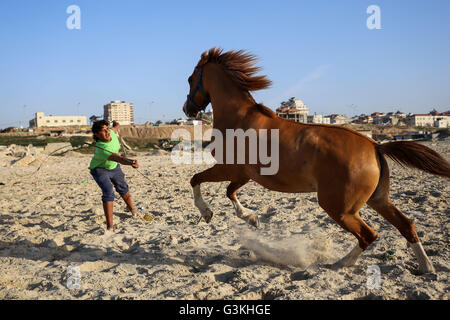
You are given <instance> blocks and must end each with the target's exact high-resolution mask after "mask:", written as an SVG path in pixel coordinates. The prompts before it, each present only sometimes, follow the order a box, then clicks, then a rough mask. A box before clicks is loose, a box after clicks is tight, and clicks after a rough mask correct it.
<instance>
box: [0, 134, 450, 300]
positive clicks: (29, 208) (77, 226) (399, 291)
mask: <svg viewBox="0 0 450 320" xmlns="http://www.w3.org/2000/svg"><path fill="white" fill-rule="evenodd" d="M427 145H429V146H430V147H432V148H433V149H435V150H437V151H439V152H440V153H441V154H442V155H444V156H445V157H446V158H447V159H449V158H450V143H448V142H436V143H427ZM90 158H91V157H90V156H83V155H79V154H76V153H71V154H69V155H67V156H64V157H49V158H48V159H47V160H46V161H45V162H44V164H43V166H42V168H41V169H40V170H39V171H38V172H37V173H36V169H37V165H38V164H39V162H37V163H31V164H28V165H25V166H19V167H11V163H13V161H14V160H16V159H17V158H14V157H11V156H1V157H0V299H157V300H159V299H161V300H162V299H440V300H442V299H449V297H450V295H449V289H450V283H449V275H450V272H449V271H450V259H449V258H450V248H449V229H450V219H449V205H448V202H449V201H450V199H449V197H448V191H449V183H448V181H447V180H445V179H443V178H440V177H436V176H431V175H429V174H426V173H423V172H421V171H419V170H413V169H409V168H402V167H400V166H398V165H396V164H394V163H393V162H392V161H389V165H390V168H391V198H392V201H393V202H394V204H395V205H396V206H397V207H398V208H399V209H400V210H401V211H402V212H404V213H405V214H406V215H407V216H408V217H409V218H410V219H412V220H413V221H414V222H415V225H416V229H417V231H418V233H419V236H420V238H421V240H422V242H423V246H424V249H425V251H426V252H427V254H428V256H429V258H430V259H431V261H432V263H433V264H434V267H435V269H436V274H426V275H419V274H418V273H417V271H416V270H417V261H416V259H415V257H414V256H413V252H412V250H411V249H410V248H408V247H407V245H406V240H405V239H404V238H403V237H402V236H401V235H400V233H399V232H398V231H397V230H396V229H395V228H394V227H393V226H392V225H390V224H389V223H388V222H387V221H385V220H384V219H383V218H382V217H381V216H380V215H378V214H377V213H376V212H375V211H373V210H372V209H370V208H368V207H367V206H365V207H364V208H363V209H362V210H361V212H360V214H361V216H362V218H363V219H364V221H366V222H367V223H368V224H369V225H370V226H371V227H373V228H374V229H375V230H376V231H377V232H378V234H379V237H378V239H377V241H376V242H375V243H374V244H372V245H371V246H370V248H369V249H368V250H367V251H365V252H364V253H363V255H362V256H361V257H360V258H359V260H358V261H357V263H356V265H355V266H353V267H349V268H344V269H341V270H333V269H331V268H330V267H329V265H330V264H332V263H334V262H336V261H337V260H338V259H339V258H341V257H343V256H344V255H345V254H347V253H348V252H349V251H350V250H351V249H352V248H353V247H354V246H355V245H356V243H357V241H356V239H355V238H354V237H353V236H352V235H351V234H350V233H347V232H346V231H344V230H343V229H341V228H340V227H339V226H338V225H337V224H336V223H335V222H334V221H333V220H331V218H329V217H328V215H327V214H326V213H325V212H324V211H323V210H322V209H321V208H320V207H319V205H318V203H317V198H316V195H315V194H314V193H307V194H291V193H279V192H272V191H268V190H266V189H264V188H263V187H261V186H259V185H257V184H255V183H254V182H250V183H248V184H247V185H246V186H244V187H243V188H242V189H241V190H240V191H239V192H238V198H239V200H240V202H241V203H242V204H243V206H245V207H246V208H248V209H251V210H254V211H255V212H257V213H258V214H259V217H260V220H261V226H260V228H259V229H255V228H253V227H250V226H248V225H247V224H246V223H245V222H244V221H243V220H241V219H239V218H238V217H236V216H235V215H234V209H233V206H232V204H231V202H230V201H229V200H228V198H226V195H225V194H226V186H227V183H226V182H223V183H206V184H203V185H202V194H203V197H204V199H205V201H206V202H208V203H209V204H210V207H211V209H212V210H213V212H214V216H213V219H212V221H211V223H210V224H206V223H205V222H204V221H201V222H200V223H199V224H197V221H198V218H199V212H198V210H197V208H196V207H195V206H194V204H193V196H192V190H191V187H190V184H189V180H190V178H191V177H192V175H193V174H195V173H197V172H200V171H202V170H204V169H206V168H208V167H209V166H208V165H194V164H193V165H176V164H173V163H172V162H171V158H170V155H169V154H165V155H164V154H163V155H161V154H159V155H151V154H149V153H140V154H139V155H138V156H137V157H136V158H137V159H138V161H139V163H140V168H139V170H140V171H141V172H142V173H144V174H145V175H146V177H148V178H149V179H150V181H149V180H147V179H146V178H144V177H143V176H142V175H141V174H139V172H136V171H135V170H134V169H133V168H131V167H128V166H127V167H125V166H122V169H123V171H124V172H125V175H126V180H127V182H128V184H129V186H130V192H131V195H132V199H133V201H134V203H135V205H136V207H140V209H141V214H145V213H148V214H151V215H153V217H154V219H153V220H152V221H146V220H144V219H142V217H141V218H132V217H131V215H130V213H128V212H127V211H126V210H125V209H126V208H125V204H124V203H123V201H122V200H121V199H120V198H119V197H118V198H117V199H116V201H115V203H114V223H115V227H116V230H115V232H114V233H108V232H105V217H104V215H103V209H102V204H101V191H100V189H99V187H98V186H97V184H96V183H95V181H93V180H92V178H91V177H90V174H89V171H88V169H87V167H88V165H89V161H90ZM378 271H379V273H378Z"/></svg>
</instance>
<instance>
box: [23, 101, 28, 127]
mask: <svg viewBox="0 0 450 320" xmlns="http://www.w3.org/2000/svg"><path fill="white" fill-rule="evenodd" d="M26 107H27V105H26V104H25V105H24V106H23V126H22V129H25V124H26V123H27V116H26V112H25V108H26Z"/></svg>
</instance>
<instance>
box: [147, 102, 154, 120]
mask: <svg viewBox="0 0 450 320" xmlns="http://www.w3.org/2000/svg"><path fill="white" fill-rule="evenodd" d="M153 103H155V101H151V102H150V103H149V107H148V112H149V115H150V118H149V120H148V122H152V117H151V114H152V104H153Z"/></svg>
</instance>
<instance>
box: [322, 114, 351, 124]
mask: <svg viewBox="0 0 450 320" xmlns="http://www.w3.org/2000/svg"><path fill="white" fill-rule="evenodd" d="M327 118H330V123H331V124H345V123H347V122H349V119H347V117H346V116H344V115H342V114H330V115H329V116H327Z"/></svg>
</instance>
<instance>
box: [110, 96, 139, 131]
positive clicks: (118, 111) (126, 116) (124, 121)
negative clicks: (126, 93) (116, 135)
mask: <svg viewBox="0 0 450 320" xmlns="http://www.w3.org/2000/svg"><path fill="white" fill-rule="evenodd" d="M103 119H105V120H107V121H109V122H112V121H114V120H115V121H117V122H119V123H120V124H121V125H131V124H134V111H133V104H132V103H126V102H125V101H119V100H116V101H111V102H110V103H108V104H106V105H104V106H103Z"/></svg>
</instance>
